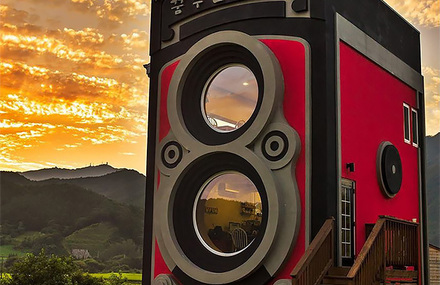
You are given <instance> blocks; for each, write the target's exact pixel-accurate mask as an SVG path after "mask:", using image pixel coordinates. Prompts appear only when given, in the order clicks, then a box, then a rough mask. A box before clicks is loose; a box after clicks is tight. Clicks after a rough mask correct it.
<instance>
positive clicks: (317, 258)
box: [290, 217, 335, 285]
mask: <svg viewBox="0 0 440 285" xmlns="http://www.w3.org/2000/svg"><path fill="white" fill-rule="evenodd" d="M334 223H335V219H334V218H333V217H332V218H329V219H327V220H326V221H325V223H324V225H323V226H322V227H321V229H320V230H319V232H318V234H317V235H316V237H315V238H314V239H313V241H312V243H311V244H310V245H309V247H308V248H307V250H306V252H305V253H304V255H303V256H302V258H301V259H300V261H299V262H298V264H297V265H296V266H295V268H294V269H293V271H292V273H291V274H290V275H291V276H292V278H293V280H292V281H293V283H292V284H293V285H316V284H319V283H320V282H321V280H322V279H323V278H324V276H325V274H326V273H327V271H328V270H329V269H330V267H332V266H333V252H334V246H333V241H334Z"/></svg>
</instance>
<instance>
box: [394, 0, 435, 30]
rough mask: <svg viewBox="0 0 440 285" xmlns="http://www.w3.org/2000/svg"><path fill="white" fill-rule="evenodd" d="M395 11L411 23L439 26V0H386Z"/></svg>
mask: <svg viewBox="0 0 440 285" xmlns="http://www.w3.org/2000/svg"><path fill="white" fill-rule="evenodd" d="M386 2H387V3H388V4H389V5H390V6H391V7H393V8H394V9H395V10H396V11H397V12H399V13H400V14H401V15H402V16H404V17H405V18H406V19H407V20H409V21H411V22H412V23H415V24H418V25H421V26H428V27H439V26H440V1H439V0H405V1H402V0H386Z"/></svg>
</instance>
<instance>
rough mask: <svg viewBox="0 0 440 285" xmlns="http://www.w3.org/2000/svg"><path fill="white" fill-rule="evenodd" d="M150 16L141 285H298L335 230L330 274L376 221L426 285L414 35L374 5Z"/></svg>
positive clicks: (230, 3)
mask: <svg viewBox="0 0 440 285" xmlns="http://www.w3.org/2000/svg"><path fill="white" fill-rule="evenodd" d="M151 6H152V22H151V42H150V54H151V64H150V65H149V68H148V69H149V70H148V72H149V74H150V79H151V81H150V97H149V126H148V128H149V130H148V157H147V177H148V182H147V203H146V222H145V233H146V234H145V249H144V251H145V255H144V283H143V284H152V282H153V283H154V282H155V283H154V284H179V283H181V284H185V285H187V284H190V285H191V284H253V285H259V284H273V283H274V282H278V283H277V284H290V282H292V281H290V280H291V274H292V270H293V269H294V268H295V266H297V265H298V262H299V261H300V260H301V258H303V259H304V257H303V256H304V255H305V254H306V249H307V248H308V247H309V245H310V244H311V243H312V241H313V240H314V239H316V238H317V236H318V238H319V237H320V236H321V234H318V233H320V232H322V230H321V229H322V227H323V225H325V224H326V220H327V219H328V218H329V217H334V222H331V224H332V225H334V226H333V227H332V231H331V232H332V234H331V237H332V239H330V242H329V243H330V244H329V245H328V247H329V250H330V251H331V260H332V266H334V267H336V266H351V265H353V263H354V262H356V261H355V260H356V258H357V257H358V255H359V253H360V252H361V251H362V250H363V247H364V244H365V242H366V240H367V238H369V232H370V231H371V228H372V226H373V225H372V224H374V223H376V221H377V219H378V217H379V216H381V217H382V219H389V220H392V221H394V222H396V223H397V222H399V221H400V223H402V224H403V225H406V226H408V227H410V226H414V227H416V231H417V235H416V236H415V235H414V234H412V236H404V237H402V236H400V237H399V238H400V239H401V240H403V242H404V243H405V242H406V243H412V245H411V246H412V247H413V248H416V250H415V252H416V253H417V254H416V255H417V256H415V254H414V253H413V256H412V263H413V264H410V263H411V262H409V261H404V262H406V263H402V262H403V261H402V262H400V264H399V265H400V266H405V268H407V267H408V266H407V265H412V268H413V269H414V270H415V271H416V272H418V273H417V274H418V279H419V280H420V281H421V280H423V279H424V276H425V273H424V266H423V265H424V260H425V257H426V254H425V253H426V252H425V248H426V245H425V239H426V228H425V227H424V225H425V221H426V220H425V216H426V214H425V207H424V203H425V196H424V175H423V172H424V170H423V161H424V160H423V157H424V147H423V144H424V112H423V110H424V105H423V104H424V101H423V98H424V96H423V77H422V75H421V73H420V72H421V71H420V35H419V33H418V31H417V30H415V29H414V28H413V27H412V26H411V25H410V24H408V23H407V22H406V21H405V20H404V19H403V18H401V17H400V16H399V15H398V14H397V13H396V12H395V11H393V10H392V9H391V8H390V7H388V6H387V5H386V4H385V3H384V2H382V1H380V0H359V1H350V0H294V1H291V0H286V1H279V0H271V1H259V0H155V1H152V4H151ZM384 216H387V217H388V218H387V217H384ZM390 216H392V217H394V218H390ZM396 218H398V219H396ZM410 221H412V222H410ZM419 223H420V224H421V225H422V227H419V226H418V224H419ZM384 227H385V226H384ZM377 228H378V229H379V227H377ZM384 231H385V230H384ZM373 232H376V230H374V229H373ZM386 232H387V235H389V236H391V234H390V233H392V230H391V227H390V228H387V230H386ZM328 236H329V237H330V235H328ZM396 236H397V235H396ZM393 244H396V242H394V243H393ZM321 246H322V245H321ZM390 246H391V243H390V242H388V244H387V247H388V248H389V247H390ZM384 250H385V249H384ZM414 260H415V261H414ZM387 265H393V264H387ZM394 265H396V264H394ZM326 270H328V268H327V269H326ZM323 272H324V271H323Z"/></svg>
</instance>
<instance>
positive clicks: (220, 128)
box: [201, 64, 258, 133]
mask: <svg viewBox="0 0 440 285" xmlns="http://www.w3.org/2000/svg"><path fill="white" fill-rule="evenodd" d="M257 102H258V82H257V79H256V77H255V75H254V74H253V73H252V71H250V69H249V68H247V67H246V66H244V65H238V64H237V65H229V66H224V67H222V68H221V69H220V70H218V71H217V72H216V73H214V74H213V76H211V78H210V79H209V80H208V82H207V84H206V86H205V89H204V94H203V96H202V100H201V108H202V113H203V115H204V118H205V121H206V123H207V124H208V125H209V126H210V127H211V128H212V129H214V130H215V131H217V132H220V133H229V132H233V131H235V130H237V129H239V128H240V127H242V126H243V125H244V124H245V123H246V122H247V121H248V120H249V119H250V118H251V116H252V114H253V113H254V111H255V109H256V107H257Z"/></svg>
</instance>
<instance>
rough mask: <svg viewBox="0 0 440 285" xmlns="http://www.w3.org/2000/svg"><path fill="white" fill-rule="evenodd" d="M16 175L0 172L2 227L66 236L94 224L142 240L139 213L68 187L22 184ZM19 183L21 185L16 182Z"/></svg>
mask: <svg viewBox="0 0 440 285" xmlns="http://www.w3.org/2000/svg"><path fill="white" fill-rule="evenodd" d="M18 176H19V174H17V173H6V175H5V173H4V172H2V177H1V181H0V187H1V189H2V190H1V192H0V203H1V204H0V206H1V209H0V215H1V217H2V218H1V225H2V228H1V229H2V234H3V231H5V229H6V228H13V229H18V228H20V227H21V228H23V229H24V230H25V231H40V232H51V231H56V232H59V233H60V234H61V235H62V236H67V235H70V234H72V233H73V232H75V231H77V230H79V229H82V228H84V227H88V226H90V225H93V224H96V223H109V224H111V225H113V226H114V227H116V228H117V230H118V236H123V237H124V238H129V239H132V240H134V241H137V243H139V244H140V243H141V241H142V232H143V230H142V226H143V214H142V210H140V209H138V208H135V207H130V206H127V205H123V204H120V203H117V202H114V201H112V200H110V199H108V198H106V197H104V196H102V195H99V194H97V193H94V192H92V191H89V190H85V189H83V188H81V187H79V186H77V185H72V184H50V183H41V182H32V181H28V182H26V181H24V182H26V183H24V184H23V183H22V182H23V180H22V179H21V178H20V177H18ZM18 181H21V182H18Z"/></svg>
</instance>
